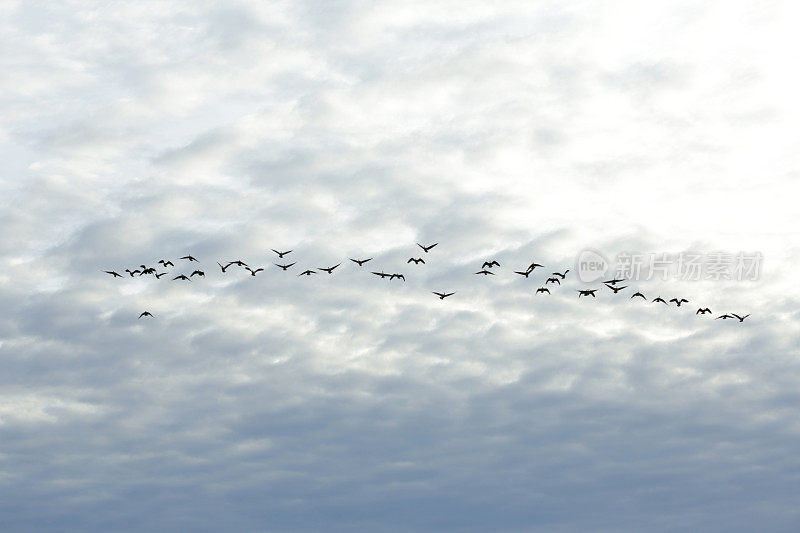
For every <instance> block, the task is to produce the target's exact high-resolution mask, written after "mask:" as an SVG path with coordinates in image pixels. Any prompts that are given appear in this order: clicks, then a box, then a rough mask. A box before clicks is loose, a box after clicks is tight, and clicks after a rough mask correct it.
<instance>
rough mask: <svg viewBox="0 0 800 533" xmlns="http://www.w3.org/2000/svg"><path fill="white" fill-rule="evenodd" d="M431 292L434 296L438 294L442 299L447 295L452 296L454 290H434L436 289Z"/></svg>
mask: <svg viewBox="0 0 800 533" xmlns="http://www.w3.org/2000/svg"><path fill="white" fill-rule="evenodd" d="M433 294H435V295H436V296H438V297H439V299H440V300H444V299H445V298H447V297H448V296H452V295H454V294H455V291H454V292H436V291H433Z"/></svg>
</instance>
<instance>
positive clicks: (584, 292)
mask: <svg viewBox="0 0 800 533" xmlns="http://www.w3.org/2000/svg"><path fill="white" fill-rule="evenodd" d="M575 290H577V291H578V298H580V297H581V296H591V297H592V298H597V296H595V295H594V293H595V292H597V289H588V290H581V289H575Z"/></svg>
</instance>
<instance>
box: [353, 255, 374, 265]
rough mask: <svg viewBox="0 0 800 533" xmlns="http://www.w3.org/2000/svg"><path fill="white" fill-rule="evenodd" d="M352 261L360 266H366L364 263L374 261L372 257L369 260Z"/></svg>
mask: <svg viewBox="0 0 800 533" xmlns="http://www.w3.org/2000/svg"><path fill="white" fill-rule="evenodd" d="M350 261H352V262H353V263H356V264H357V265H358V266H364V263H366V262H368V261H372V258H371V257H370V258H369V259H350Z"/></svg>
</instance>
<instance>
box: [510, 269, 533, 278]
mask: <svg viewBox="0 0 800 533" xmlns="http://www.w3.org/2000/svg"><path fill="white" fill-rule="evenodd" d="M530 273H531V271H530V270H526V271H525V272H520V271H519V270H515V271H514V274H519V275H521V276H525V278H527V277H528V276H529V275H530Z"/></svg>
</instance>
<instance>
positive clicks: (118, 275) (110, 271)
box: [103, 270, 122, 278]
mask: <svg viewBox="0 0 800 533" xmlns="http://www.w3.org/2000/svg"><path fill="white" fill-rule="evenodd" d="M103 272H105V273H106V274H111V275H112V276H114V277H115V278H121V277H122V274H120V273H119V272H115V271H113V270H103Z"/></svg>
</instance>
